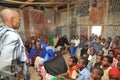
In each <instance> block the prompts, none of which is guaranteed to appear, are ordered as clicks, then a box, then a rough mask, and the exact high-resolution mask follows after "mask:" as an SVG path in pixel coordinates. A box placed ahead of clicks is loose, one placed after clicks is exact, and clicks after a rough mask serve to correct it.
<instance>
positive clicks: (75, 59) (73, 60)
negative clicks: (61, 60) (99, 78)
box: [68, 56, 78, 67]
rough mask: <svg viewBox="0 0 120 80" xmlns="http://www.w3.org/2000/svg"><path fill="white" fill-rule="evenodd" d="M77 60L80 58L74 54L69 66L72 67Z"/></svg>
mask: <svg viewBox="0 0 120 80" xmlns="http://www.w3.org/2000/svg"><path fill="white" fill-rule="evenodd" d="M77 62H78V58H77V57H75V56H72V57H70V59H69V61H68V65H69V67H72V66H74V65H76V64H77Z"/></svg>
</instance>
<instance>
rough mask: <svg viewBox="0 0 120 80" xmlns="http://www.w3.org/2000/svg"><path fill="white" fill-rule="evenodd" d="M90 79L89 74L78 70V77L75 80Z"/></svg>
mask: <svg viewBox="0 0 120 80" xmlns="http://www.w3.org/2000/svg"><path fill="white" fill-rule="evenodd" d="M90 77H91V73H90V72H89V71H88V70H87V69H86V68H84V69H83V70H82V71H80V70H79V75H78V79H77V80H89V79H90Z"/></svg>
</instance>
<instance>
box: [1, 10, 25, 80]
mask: <svg viewBox="0 0 120 80" xmlns="http://www.w3.org/2000/svg"><path fill="white" fill-rule="evenodd" d="M0 15H1V18H2V20H3V26H1V27H0V61H1V62H0V75H1V76H2V78H3V79H4V80H19V79H18V74H19V72H20V71H21V70H22V69H23V68H24V70H25V72H27V66H26V54H25V47H24V45H23V42H22V40H21V38H20V36H19V34H18V33H17V31H15V30H14V29H18V28H19V25H20V16H19V14H18V12H16V11H15V10H13V9H9V8H6V9H3V10H2V11H1V12H0ZM21 63H22V66H23V68H22V66H19V64H21ZM25 68H26V69H25ZM0 80H1V79H0Z"/></svg>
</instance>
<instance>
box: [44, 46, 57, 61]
mask: <svg viewBox="0 0 120 80" xmlns="http://www.w3.org/2000/svg"><path fill="white" fill-rule="evenodd" d="M54 57H55V53H54V51H53V50H52V48H51V47H50V46H48V47H46V55H45V58H44V62H46V61H50V60H51V59H53V58H54Z"/></svg>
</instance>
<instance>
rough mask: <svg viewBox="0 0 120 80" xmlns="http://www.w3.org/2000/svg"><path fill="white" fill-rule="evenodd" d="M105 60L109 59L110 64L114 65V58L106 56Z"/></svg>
mask: <svg viewBox="0 0 120 80" xmlns="http://www.w3.org/2000/svg"><path fill="white" fill-rule="evenodd" d="M104 58H107V59H108V62H109V63H110V64H112V63H113V58H112V57H110V56H104Z"/></svg>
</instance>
